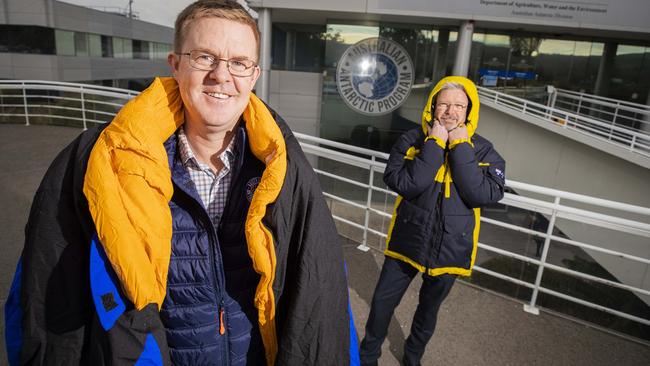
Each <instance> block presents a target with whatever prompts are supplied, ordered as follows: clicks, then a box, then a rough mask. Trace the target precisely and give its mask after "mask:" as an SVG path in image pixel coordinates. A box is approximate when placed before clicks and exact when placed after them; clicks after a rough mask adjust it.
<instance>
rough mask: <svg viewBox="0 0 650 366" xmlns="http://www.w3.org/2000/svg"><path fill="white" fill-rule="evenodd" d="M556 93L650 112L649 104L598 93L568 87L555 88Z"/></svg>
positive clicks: (586, 100)
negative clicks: (582, 91) (583, 91)
mask: <svg viewBox="0 0 650 366" xmlns="http://www.w3.org/2000/svg"><path fill="white" fill-rule="evenodd" d="M555 90H557V92H558V94H567V95H573V96H577V97H579V98H580V99H581V100H583V101H585V102H589V101H591V100H598V101H602V102H606V104H604V105H607V106H618V105H622V106H626V107H628V108H629V109H630V110H631V111H638V112H650V106H649V105H645V104H639V103H634V102H628V101H626V100H619V99H614V98H608V97H603V96H600V95H594V94H587V93H581V92H577V91H574V90H568V89H560V88H556V89H555Z"/></svg>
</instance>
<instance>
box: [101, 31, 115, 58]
mask: <svg viewBox="0 0 650 366" xmlns="http://www.w3.org/2000/svg"><path fill="white" fill-rule="evenodd" d="M101 42H102V57H113V37H111V36H101Z"/></svg>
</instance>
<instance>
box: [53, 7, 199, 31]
mask: <svg viewBox="0 0 650 366" xmlns="http://www.w3.org/2000/svg"><path fill="white" fill-rule="evenodd" d="M59 1H62V2H65V3H69V4H75V5H81V6H86V7H90V8H97V9H100V10H103V8H122V9H125V10H126V9H128V7H129V0H59ZM193 1H194V0H172V1H160V0H134V1H133V12H134V13H138V15H139V16H140V20H144V21H146V22H150V23H156V24H160V25H164V26H167V27H173V26H174V20H176V15H178V13H180V11H181V10H183V8H185V7H186V6H187V5H188V4H190V3H192V2H193ZM163 3H165V4H164V5H163Z"/></svg>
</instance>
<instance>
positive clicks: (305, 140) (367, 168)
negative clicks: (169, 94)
mask: <svg viewBox="0 0 650 366" xmlns="http://www.w3.org/2000/svg"><path fill="white" fill-rule="evenodd" d="M480 93H481V95H482V97H483V98H484V100H485V99H489V100H491V101H492V102H494V103H499V104H500V105H505V106H508V107H509V108H513V109H517V110H519V111H520V112H523V113H529V114H531V115H534V116H539V117H540V118H548V116H549V115H552V116H554V118H558V117H557V116H558V115H560V116H562V118H564V120H565V121H567V122H566V124H565V125H566V126H567V127H566V128H575V129H577V130H581V129H590V128H594V127H593V126H591V125H590V124H592V123H593V122H591V121H583V120H580V119H577V118H576V117H574V116H573V115H562V114H558V113H560V112H559V111H557V110H549V109H548V108H546V109H545V108H544V106H541V105H538V104H536V103H531V102H527V101H526V100H523V99H520V98H516V97H511V96H507V95H505V94H493V93H490V91H489V90H486V89H484V88H481V92H480ZM137 94H138V93H137V92H133V91H129V90H123V89H115V88H105V87H94V86H89V85H81V84H73V83H58V82H41V81H0V119H5V118H9V119H11V121H9V122H12V123H25V124H27V125H29V124H30V119H34V118H49V122H54V123H56V122H57V121H61V120H63V119H65V120H68V121H70V120H72V121H76V122H81V123H79V124H78V126H79V127H80V128H87V127H88V124H90V123H104V122H107V121H110V119H111V118H112V116H114V115H115V113H116V112H117V110H119V108H120V107H121V106H122V105H123V104H124V103H125V102H126V101H127V100H129V99H130V98H132V97H133V96H135V95H137ZM16 100H18V101H19V102H16ZM20 101H21V102H20ZM107 106H109V107H110V108H112V110H110V111H107V110H106V107H107ZM54 107H57V108H54ZM46 113H52V114H51V115H48V114H46ZM561 113H565V112H561ZM91 116H94V117H93V118H91ZM97 116H99V117H100V118H97ZM4 122H7V121H6V120H5V121H4ZM554 123H557V122H554ZM584 124H586V126H585V125H584ZM569 126H570V127H569ZM598 131H599V130H598ZM295 135H296V136H297V137H298V139H299V141H300V143H301V145H302V147H303V150H304V151H305V153H306V154H307V155H308V156H311V161H312V162H313V163H314V170H315V171H316V173H317V174H318V175H319V176H320V177H321V178H322V179H325V180H331V181H334V182H337V184H343V185H347V187H354V188H356V189H357V190H360V192H361V194H360V195H357V196H356V197H346V193H347V192H348V191H350V190H351V189H348V188H345V189H341V188H340V187H338V188H337V186H336V185H333V186H332V187H330V188H328V186H327V185H325V184H324V185H323V187H324V195H325V197H326V198H327V199H328V200H329V202H330V205H331V209H332V214H333V216H334V218H335V220H336V221H337V222H338V223H339V230H340V231H341V232H342V235H346V236H350V237H352V238H353V239H355V240H357V241H358V242H360V243H361V244H360V246H359V248H360V249H362V250H369V249H371V248H372V249H374V250H379V251H381V250H383V249H384V240H385V238H386V235H387V229H388V225H386V223H387V222H388V221H390V218H391V213H392V210H393V207H392V206H393V203H394V199H395V196H396V195H395V193H393V192H391V191H390V190H389V189H387V188H386V186H385V185H383V183H382V182H381V179H380V178H381V175H382V174H383V171H384V168H385V162H386V161H387V159H388V155H387V154H385V153H382V152H378V151H374V150H369V149H363V148H359V147H355V146H351V145H346V144H342V143H338V142H334V141H329V140H324V139H321V138H317V137H313V136H309V135H304V134H299V133H296V134H295ZM638 146H639V145H638V141H636V142H635V143H632V144H631V147H633V148H638ZM331 164H334V168H333V169H328V167H329V168H332V165H331ZM507 186H508V187H509V189H512V190H514V191H517V192H518V193H520V194H513V193H506V195H505V198H504V199H503V200H502V201H501V202H500V204H501V205H503V207H504V211H508V210H526V211H529V212H532V213H534V214H536V215H541V216H543V217H544V218H545V219H546V220H548V226H547V228H546V229H545V230H540V229H539V228H534V227H533V228H530V227H529V226H527V225H522V224H521V223H517V222H511V221H508V220H502V219H498V218H495V217H490V215H484V216H483V217H482V218H481V221H482V223H483V224H484V226H486V225H487V226H490V227H493V228H498V229H499V230H506V231H507V232H508V233H509V234H508V235H509V236H516V235H527V236H528V237H537V238H540V239H542V240H543V245H542V250H541V253H540V255H539V258H537V257H531V256H529V255H526V254H522V253H520V252H521V250H519V249H518V247H514V248H503V247H499V245H498V243H492V242H485V241H481V242H480V243H479V244H478V247H479V256H478V259H477V262H476V263H477V265H476V266H475V267H474V269H475V271H476V272H479V273H481V274H484V275H486V276H490V277H492V278H497V279H500V280H503V281H506V282H509V283H513V284H516V285H519V286H522V287H525V288H527V289H530V291H531V296H530V297H529V298H528V299H527V300H526V304H525V306H524V309H525V310H526V311H529V312H533V313H537V312H538V311H539V310H538V306H539V304H538V302H539V295H540V294H545V295H550V296H553V297H556V298H560V299H563V300H566V301H569V302H572V303H575V304H580V305H581V306H585V307H588V308H591V309H596V310H599V311H602V312H606V313H609V314H613V315H615V316H617V317H621V318H624V319H628V320H630V321H633V322H637V323H639V324H642V325H644V326H650V319H649V318H648V317H647V316H639V315H638V314H630V313H628V312H625V311H622V310H620V309H615V308H612V307H608V306H604V305H601V304H598V303H596V302H593V301H586V300H584V299H582V298H580V297H578V296H574V295H573V294H571V293H567V292H566V291H564V292H563V291H558V290H557V289H553V288H549V287H548V286H545V285H544V281H543V280H544V278H545V276H546V275H547V274H548V273H551V272H555V273H562V274H563V275H567V276H572V277H575V278H579V279H583V280H585V281H591V282H594V283H598V284H600V285H604V286H607V288H608V289H611V290H612V291H614V290H624V291H628V292H631V293H633V294H635V295H636V296H638V297H639V298H644V297H645V298H646V299H648V300H646V302H650V291H649V290H648V289H647V288H644V287H643V285H635V284H634V283H625V282H624V281H618V280H616V279H612V278H606V277H603V276H598V275H594V274H592V273H587V272H584V271H578V270H575V269H571V268H566V267H565V266H561V265H558V264H557V263H553V261H551V260H549V255H550V253H551V252H552V251H553V250H554V248H555V247H557V246H564V247H571V248H577V249H580V250H583V251H585V252H588V253H590V254H591V255H593V256H596V255H598V256H606V257H608V258H615V259H619V260H626V261H629V262H630V263H634V264H635V265H637V266H643V267H644V268H645V271H648V269H650V259H649V258H648V257H647V253H648V246H649V245H650V240H648V238H650V224H649V223H648V222H649V221H650V208H645V207H639V206H634V205H629V204H624V203H620V202H613V201H608V200H603V199H598V198H594V197H588V196H583V195H579V194H574V193H569V192H563V191H559V190H554V189H549V188H545V187H540V186H534V185H530V184H526V183H522V182H515V181H508V182H507ZM524 192H527V193H529V195H524V194H523V193H524ZM382 196H383V197H384V199H383V201H382V200H381V197H382ZM544 198H546V200H545V199H544ZM567 201H570V202H574V203H575V204H574V205H568V204H566V202H567ZM585 205H589V207H591V209H585V208H583V206H585ZM355 210H357V211H358V212H360V214H357V215H351V214H350V213H351V212H353V211H355ZM608 210H615V211H616V212H618V213H619V214H612V213H611V212H608ZM486 211H487V210H486ZM630 215H631V216H634V217H635V218H634V219H631V218H630V217H629V216H630ZM639 218H641V219H639ZM558 220H564V224H567V223H580V224H581V225H593V226H594V227H596V228H599V229H606V230H610V231H612V232H614V233H615V234H616V235H620V236H633V237H634V240H635V243H636V244H635V245H637V247H642V248H643V253H645V254H644V255H639V254H635V253H630V252H626V251H622V250H620V249H616V248H611V247H609V246H607V245H603V243H595V242H590V241H588V240H582V239H581V238H580V237H579V236H578V237H573V238H568V237H567V236H565V235H562V233H561V232H558V224H557V222H558ZM344 227H349V228H352V229H353V230H356V231H357V232H359V231H360V232H361V235H356V234H349V233H348V234H346V233H345V230H344ZM485 230H486V229H485V228H483V229H482V232H483V231H485ZM371 237H373V238H374V239H378V240H374V243H376V244H374V245H373V244H372V243H371V242H373V241H372V240H371ZM639 243H640V244H639ZM516 245H517V246H522V245H523V244H522V243H518V242H517V243H516ZM490 255H493V256H502V257H506V258H509V259H512V260H516V261H520V262H523V263H526V264H529V265H533V266H537V269H536V272H535V276H534V279H532V280H529V281H526V280H525V279H522V278H518V277H517V276H512V275H509V274H508V273H504V272H500V271H497V270H495V269H494V268H487V267H485V266H483V265H482V263H483V262H482V261H481V259H482V257H483V256H490ZM640 283H641V282H640ZM646 286H647V285H646Z"/></svg>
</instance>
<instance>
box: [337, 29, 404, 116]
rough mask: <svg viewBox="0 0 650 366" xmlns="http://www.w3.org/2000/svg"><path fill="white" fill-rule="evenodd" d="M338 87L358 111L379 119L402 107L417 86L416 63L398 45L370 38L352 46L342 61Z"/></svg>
mask: <svg viewBox="0 0 650 366" xmlns="http://www.w3.org/2000/svg"><path fill="white" fill-rule="evenodd" d="M336 85H337V87H338V90H339V94H340V95H341V97H342V98H343V100H344V101H345V103H346V104H347V105H348V106H349V107H350V108H352V109H354V110H355V111H358V112H360V113H363V114H366V115H371V116H377V115H382V114H386V113H389V112H392V111H393V110H395V109H396V108H397V107H399V106H400V105H402V103H404V101H406V98H407V97H408V95H409V93H410V92H411V86H412V85H413V63H412V62H411V57H410V56H409V55H408V53H407V52H406V50H405V49H404V48H403V47H402V46H400V45H399V44H398V43H396V42H393V41H390V40H387V39H383V38H367V39H364V40H362V41H359V42H357V43H356V44H354V45H352V46H350V47H349V48H348V49H347V50H345V52H344V53H343V56H341V59H340V60H339V63H338V67H337V69H336Z"/></svg>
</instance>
